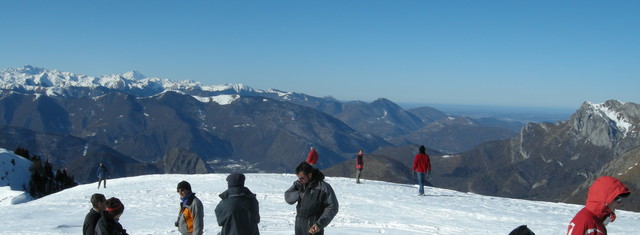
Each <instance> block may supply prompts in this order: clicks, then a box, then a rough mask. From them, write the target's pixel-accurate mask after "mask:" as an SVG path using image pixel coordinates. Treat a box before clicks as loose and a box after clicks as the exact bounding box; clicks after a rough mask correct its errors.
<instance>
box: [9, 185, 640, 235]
mask: <svg viewBox="0 0 640 235" xmlns="http://www.w3.org/2000/svg"><path fill="white" fill-rule="evenodd" d="M226 176H227V174H206V175H146V176H138V177H131V178H121V179H113V180H109V181H108V184H107V187H108V188H106V189H103V188H101V189H96V187H97V183H94V184H86V185H79V186H77V187H74V188H71V189H68V190H65V191H62V192H59V193H56V194H53V195H49V196H47V197H44V198H41V199H39V200H35V201H30V202H27V203H22V204H15V205H12V204H10V203H4V201H5V200H10V198H11V197H12V196H15V195H18V194H19V193H16V192H12V191H10V190H8V189H7V188H8V187H2V188H0V200H2V203H0V211H2V212H1V213H0V221H3V223H2V226H1V227H0V234H80V233H81V230H82V229H81V228H82V223H83V220H84V216H85V214H86V213H87V212H88V211H89V209H90V207H91V206H90V202H89V198H90V196H91V195H92V194H93V193H96V192H99V193H103V194H104V195H105V196H106V197H107V198H109V197H118V198H120V200H122V202H123V203H124V204H125V208H126V209H125V211H124V214H123V216H122V217H121V219H120V222H121V223H122V225H123V226H124V228H125V229H127V231H128V232H129V233H130V234H178V232H177V231H176V228H175V227H174V221H175V220H176V217H177V214H178V204H179V197H178V194H177V193H176V185H177V183H178V182H180V181H181V180H187V181H189V182H190V183H191V185H192V188H193V191H194V192H195V193H196V195H197V196H198V197H199V198H200V199H201V200H202V202H203V203H204V209H205V218H204V220H205V234H217V233H218V232H219V231H220V228H219V227H218V226H217V225H216V222H215V221H216V218H215V213H214V208H215V206H216V205H217V204H218V202H219V201H220V198H219V197H218V194H219V193H221V192H223V191H224V190H226V188H227V183H226V181H225V178H226ZM295 179H296V177H295V175H293V174H247V181H246V186H247V187H249V188H250V189H251V190H252V191H253V192H254V193H256V194H257V196H258V201H259V202H260V215H261V222H260V225H259V227H260V232H261V234H278V235H280V234H293V223H294V220H295V214H294V213H295V206H293V205H289V204H287V203H286V202H285V201H284V191H285V190H286V189H287V188H288V187H289V186H290V185H291V184H292V182H293V181H294V180H295ZM327 182H329V183H330V184H331V185H332V186H333V188H334V190H335V192H336V194H337V197H338V201H339V202H340V212H339V213H338V215H337V216H336V218H334V220H333V221H332V222H331V224H330V225H329V227H328V228H327V229H326V234H341V235H342V234H347V235H348V234H403V235H404V234H508V233H509V232H510V231H511V230H512V229H514V228H516V227H517V226H519V225H522V224H526V225H528V227H529V228H531V230H533V231H534V232H535V233H536V234H565V233H566V229H567V224H568V223H569V221H570V220H571V218H572V217H573V215H574V214H575V213H576V212H577V211H578V210H580V209H581V206H579V205H571V204H564V203H550V202H535V201H526V200H516V199H506V198H497V197H488V196H480V195H476V194H469V193H461V192H456V191H451V190H445V189H439V188H430V187H428V188H427V189H426V192H427V196H424V197H420V196H418V195H417V194H418V193H417V186H415V185H403V184H394V183H387V182H379V181H367V180H365V181H364V183H363V184H355V180H354V179H349V178H332V177H329V178H328V179H327ZM639 222H640V213H635V212H627V211H618V219H617V220H616V221H615V222H613V223H611V224H610V225H609V227H608V230H609V234H637V232H638V231H639V230H640V223H639Z"/></svg>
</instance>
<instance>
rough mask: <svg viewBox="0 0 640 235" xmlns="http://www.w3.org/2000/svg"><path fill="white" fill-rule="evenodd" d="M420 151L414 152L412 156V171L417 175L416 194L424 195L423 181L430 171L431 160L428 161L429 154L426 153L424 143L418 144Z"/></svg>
mask: <svg viewBox="0 0 640 235" xmlns="http://www.w3.org/2000/svg"><path fill="white" fill-rule="evenodd" d="M419 150H420V153H418V154H416V157H415V158H413V171H414V172H416V174H417V175H418V185H420V187H419V188H418V195H420V196H424V183H425V181H426V180H425V176H427V175H429V173H430V172H431V162H430V161H429V155H427V153H426V148H425V147H424V145H420V149H419Z"/></svg>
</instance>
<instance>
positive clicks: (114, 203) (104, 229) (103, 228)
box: [95, 197, 128, 235]
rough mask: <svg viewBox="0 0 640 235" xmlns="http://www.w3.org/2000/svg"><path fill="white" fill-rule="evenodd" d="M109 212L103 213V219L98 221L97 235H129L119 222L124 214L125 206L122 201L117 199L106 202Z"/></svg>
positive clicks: (113, 198)
mask: <svg viewBox="0 0 640 235" xmlns="http://www.w3.org/2000/svg"><path fill="white" fill-rule="evenodd" d="M106 204H107V210H105V211H103V212H102V217H100V220H98V224H97V225H96V230H95V231H96V234H97V235H128V233H127V230H125V229H124V228H122V225H121V224H120V223H119V222H118V221H119V220H120V216H122V213H124V204H122V202H120V199H117V198H115V197H112V198H109V199H107V201H106Z"/></svg>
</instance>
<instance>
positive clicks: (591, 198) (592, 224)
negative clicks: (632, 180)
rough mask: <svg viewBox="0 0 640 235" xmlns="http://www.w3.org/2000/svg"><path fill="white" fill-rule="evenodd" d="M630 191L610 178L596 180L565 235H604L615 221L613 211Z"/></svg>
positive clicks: (603, 177) (604, 177)
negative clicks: (608, 226) (609, 224)
mask: <svg viewBox="0 0 640 235" xmlns="http://www.w3.org/2000/svg"><path fill="white" fill-rule="evenodd" d="M629 194H631V191H629V189H628V188H627V187H626V186H624V184H622V182H620V180H618V179H616V178H613V177H611V176H602V177H600V178H598V179H597V180H596V181H595V182H593V184H592V185H591V187H590V188H589V194H588V195H587V202H586V205H585V207H584V208H582V210H580V211H579V212H578V213H577V214H576V216H575V217H573V219H572V220H571V223H570V224H569V228H568V229H567V235H576V234H580V235H606V234H607V228H606V227H605V225H607V224H608V223H609V222H613V221H614V220H615V219H616V214H615V209H616V207H617V206H618V205H619V204H620V202H621V201H622V198H624V197H628V196H629Z"/></svg>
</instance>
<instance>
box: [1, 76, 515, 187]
mask: <svg viewBox="0 0 640 235" xmlns="http://www.w3.org/2000/svg"><path fill="white" fill-rule="evenodd" d="M462 119H465V118H462ZM462 119H460V118H452V117H448V116H447V115H446V114H444V113H442V112H439V111H437V110H435V109H430V108H427V107H424V108H421V109H416V110H409V111H407V110H404V109H402V108H401V107H400V106H398V105H397V104H395V103H393V102H392V101H390V100H388V99H384V98H380V99H378V100H376V101H373V102H371V103H366V102H361V101H353V102H340V101H337V100H336V99H334V98H332V97H313V96H309V95H306V94H301V93H295V92H283V91H280V90H277V89H269V90H258V89H253V88H251V87H248V86H245V85H242V84H227V85H220V86H207V85H203V84H201V83H199V82H195V81H173V80H170V79H160V78H147V77H145V76H144V75H142V74H141V73H140V72H136V71H132V72H127V73H124V74H119V75H117V74H116V75H106V76H101V77H93V76H87V75H82V74H74V73H70V72H60V71H57V70H48V69H44V68H38V67H34V66H24V67H22V68H10V69H5V70H2V71H0V126H5V127H11V128H20V129H21V130H29V131H33V132H34V133H35V134H31V135H24V136H23V137H19V138H17V139H15V140H11V141H10V140H9V139H8V138H7V135H6V134H5V135H4V137H3V136H2V135H0V143H1V142H3V141H4V142H5V143H7V144H8V145H7V146H2V147H5V148H9V149H11V148H15V147H18V146H22V147H25V148H30V146H27V145H32V144H31V143H30V140H28V138H29V137H28V136H32V135H36V136H49V135H51V134H55V135H57V136H67V137H69V138H68V139H73V138H77V139H81V140H82V141H84V142H87V143H91V144H95V145H98V146H102V147H103V148H105V150H104V151H101V154H97V155H96V156H101V157H100V158H89V159H91V162H86V161H87V160H86V159H84V158H77V157H76V156H78V154H79V151H78V150H75V149H77V146H78V145H74V151H73V152H72V153H65V152H64V149H61V148H53V149H49V150H47V149H44V148H43V147H44V146H42V145H35V146H33V148H37V149H36V150H34V151H43V152H48V153H49V154H50V155H47V156H53V155H56V154H59V155H64V156H63V157H56V159H53V161H54V162H56V163H57V164H61V165H69V166H73V167H70V169H69V170H70V171H71V172H72V173H73V174H74V175H76V176H77V179H79V180H81V181H82V182H86V181H88V180H92V179H93V178H94V176H93V169H91V170H87V169H83V168H82V166H91V168H94V166H95V165H96V164H97V161H98V159H100V161H107V163H113V164H121V163H126V164H127V167H126V168H124V169H122V172H120V173H118V175H138V174H144V173H158V172H165V173H188V172H212V171H220V170H221V171H228V170H230V169H232V168H229V165H241V166H239V167H233V169H236V170H244V171H250V172H256V171H257V172H261V171H266V172H288V171H289V170H290V168H292V167H294V166H295V165H296V164H297V163H299V162H300V161H302V160H304V157H305V156H306V152H307V151H308V148H309V146H311V145H314V146H316V148H317V149H318V150H319V151H320V154H321V159H322V160H321V163H320V164H319V166H320V167H329V166H332V165H334V164H337V163H339V162H342V161H343V160H345V159H346V158H349V157H350V155H351V154H352V153H353V152H355V151H357V149H360V148H362V149H365V151H367V152H370V151H373V150H375V149H378V148H379V147H383V146H390V145H391V143H390V142H393V143H395V144H417V143H420V144H427V145H429V147H430V148H434V149H436V150H443V151H447V152H452V151H460V150H468V149H471V148H473V147H475V146H476V145H477V144H479V143H483V142H486V141H489V140H496V139H505V138H508V137H510V136H512V135H514V134H515V133H514V132H509V131H499V130H502V129H503V128H501V127H488V129H489V130H491V131H487V132H486V133H487V134H477V133H480V132H478V131H479V130H481V129H480V128H478V127H479V126H482V124H478V123H475V124H473V125H467V124H464V123H472V121H469V122H466V121H465V122H461V123H463V124H462V125H461V124H460V123H457V122H452V121H450V120H462ZM465 120H466V119H465ZM496 122H498V123H500V122H499V121H496ZM436 124H437V125H438V126H439V128H436V129H433V128H430V129H429V128H427V129H425V128H426V127H427V126H428V125H431V126H433V125H436ZM492 125H493V124H492ZM499 125H500V124H498V125H497V126H499ZM482 128H487V127H482ZM442 130H446V131H442ZM493 130H497V131H493ZM21 133H25V132H21ZM443 133H445V134H446V135H445V136H443V135H442V134H443ZM461 133H462V134H461ZM474 133H476V134H474ZM460 136H464V137H465V138H460ZM3 138H4V140H3ZM65 138H66V137H65ZM65 138H60V137H58V139H65ZM442 139H446V140H447V141H441V140H442ZM21 141H22V142H21ZM431 145H433V147H432V146H431ZM105 153H108V154H105ZM70 154H72V155H73V156H67V155H70ZM92 154H96V153H93V152H91V151H90V153H89V155H90V156H91V155H92ZM111 155H112V156H114V157H115V158H117V160H115V159H113V160H109V159H105V157H107V156H111ZM179 157H188V158H189V159H190V160H189V163H188V164H187V163H185V164H183V163H182V162H180V161H176V159H177V158H179ZM110 161H112V162H110ZM238 163H242V164H238Z"/></svg>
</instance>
